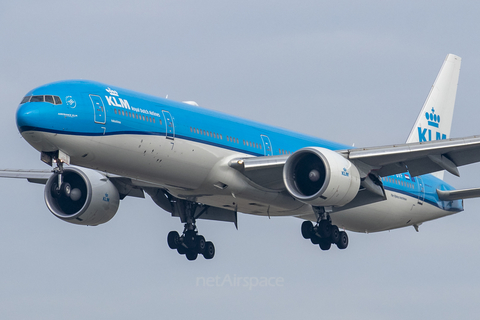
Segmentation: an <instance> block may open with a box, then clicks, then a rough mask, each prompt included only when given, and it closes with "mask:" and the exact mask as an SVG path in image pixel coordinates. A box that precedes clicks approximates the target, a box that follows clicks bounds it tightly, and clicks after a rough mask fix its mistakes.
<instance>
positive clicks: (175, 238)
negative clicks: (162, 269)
mask: <svg viewBox="0 0 480 320" xmlns="http://www.w3.org/2000/svg"><path fill="white" fill-rule="evenodd" d="M179 243H180V235H179V234H178V232H177V231H170V232H169V233H168V236H167V244H168V246H169V247H170V249H177V248H178V245H179Z"/></svg>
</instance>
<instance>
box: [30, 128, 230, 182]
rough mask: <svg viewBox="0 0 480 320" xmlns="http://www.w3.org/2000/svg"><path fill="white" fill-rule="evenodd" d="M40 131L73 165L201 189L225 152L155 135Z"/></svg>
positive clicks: (49, 143) (44, 139)
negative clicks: (74, 133) (66, 155)
mask: <svg viewBox="0 0 480 320" xmlns="http://www.w3.org/2000/svg"><path fill="white" fill-rule="evenodd" d="M41 134H42V135H43V138H42V139H41V140H42V141H43V142H42V145H46V144H48V145H54V146H55V147H56V148H57V149H60V150H62V151H63V152H65V153H67V154H68V155H69V156H70V159H71V163H72V164H74V165H79V166H83V167H87V168H91V169H95V170H100V171H107V172H110V173H114V174H118V175H122V176H125V177H129V178H134V179H138V180H143V181H148V182H151V183H156V184H159V185H166V186H168V185H171V186H174V187H178V188H185V189H197V188H199V187H200V186H201V185H202V183H204V181H205V179H206V178H207V176H208V174H209V172H210V170H211V168H212V166H213V165H214V164H215V163H216V162H218V160H219V158H222V157H223V156H224V155H225V154H224V153H225V152H223V153H222V152H218V151H222V149H220V148H216V149H218V150H217V152H213V151H212V150H211V148H206V147H205V145H203V144H199V143H196V142H191V141H185V140H181V139H175V140H170V139H166V138H165V137H160V136H152V135H110V136H93V137H92V136H80V135H60V134H53V133H41ZM36 136H38V134H37V135H36ZM39 151H42V149H40V150H39Z"/></svg>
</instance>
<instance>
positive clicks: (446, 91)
mask: <svg viewBox="0 0 480 320" xmlns="http://www.w3.org/2000/svg"><path fill="white" fill-rule="evenodd" d="M461 62H462V58H460V57H458V56H456V55H453V54H449V55H447V57H446V58H445V61H444V62H443V65H442V68H441V69H440V72H439V73H438V75H437V78H436V79H435V82H434V83H433V86H432V89H430V93H429V94H428V97H427V100H426V101H425V104H424V105H423V108H422V111H420V114H419V115H418V117H417V121H415V124H414V126H413V128H412V131H411V132H410V135H409V136H408V138H407V143H412V142H424V141H432V140H442V139H448V138H450V129H451V127H452V120H453V109H454V107H455V97H456V95H457V86H458V76H459V74H460V64H461ZM443 173H444V172H443V171H441V172H436V173H435V175H436V176H437V177H438V178H440V179H443Z"/></svg>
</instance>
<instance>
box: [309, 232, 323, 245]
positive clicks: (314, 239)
mask: <svg viewBox="0 0 480 320" xmlns="http://www.w3.org/2000/svg"><path fill="white" fill-rule="evenodd" d="M320 240H321V238H320V237H319V236H317V235H316V234H314V235H313V236H312V237H311V238H310V241H311V242H312V243H313V244H319V243H320Z"/></svg>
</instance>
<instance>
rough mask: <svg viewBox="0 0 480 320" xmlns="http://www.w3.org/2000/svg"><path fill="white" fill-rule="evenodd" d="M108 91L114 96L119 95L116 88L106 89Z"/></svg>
mask: <svg viewBox="0 0 480 320" xmlns="http://www.w3.org/2000/svg"><path fill="white" fill-rule="evenodd" d="M105 91H107V92H108V93H110V94H111V95H112V96H117V97H118V92H117V91H115V90H112V89H110V88H107V89H105Z"/></svg>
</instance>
